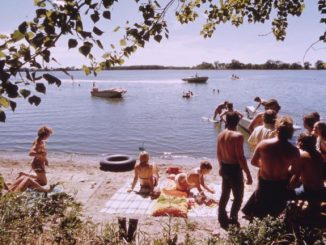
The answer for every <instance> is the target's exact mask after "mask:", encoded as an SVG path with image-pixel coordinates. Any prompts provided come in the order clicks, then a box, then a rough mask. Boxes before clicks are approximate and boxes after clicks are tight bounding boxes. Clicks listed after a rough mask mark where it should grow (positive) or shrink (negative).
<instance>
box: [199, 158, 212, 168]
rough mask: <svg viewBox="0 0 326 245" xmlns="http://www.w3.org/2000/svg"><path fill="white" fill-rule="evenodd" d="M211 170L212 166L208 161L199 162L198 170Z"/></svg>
mask: <svg viewBox="0 0 326 245" xmlns="http://www.w3.org/2000/svg"><path fill="white" fill-rule="evenodd" d="M212 168H213V167H212V164H211V163H210V162H209V161H207V160H204V161H201V162H200V169H207V170H211V169H212Z"/></svg>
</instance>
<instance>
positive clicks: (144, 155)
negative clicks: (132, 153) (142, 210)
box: [128, 151, 159, 195]
mask: <svg viewBox="0 0 326 245" xmlns="http://www.w3.org/2000/svg"><path fill="white" fill-rule="evenodd" d="M134 173H135V175H134V180H133V182H132V184H131V187H130V189H129V190H128V192H132V191H133V189H134V188H135V186H136V183H137V181H138V178H139V179H140V191H139V193H140V194H145V195H153V194H155V193H156V192H157V191H158V190H156V189H155V187H156V186H157V184H158V178H159V174H158V169H157V167H156V165H155V164H154V163H149V154H148V152H146V151H142V152H140V153H139V162H137V163H136V165H135V167H134Z"/></svg>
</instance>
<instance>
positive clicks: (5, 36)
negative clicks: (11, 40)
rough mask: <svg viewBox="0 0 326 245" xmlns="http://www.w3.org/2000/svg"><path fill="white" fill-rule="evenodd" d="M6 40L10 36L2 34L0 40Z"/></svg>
mask: <svg viewBox="0 0 326 245" xmlns="http://www.w3.org/2000/svg"><path fill="white" fill-rule="evenodd" d="M6 38H8V36H7V35H4V34H0V39H6Z"/></svg>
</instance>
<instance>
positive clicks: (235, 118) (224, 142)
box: [217, 112, 252, 229]
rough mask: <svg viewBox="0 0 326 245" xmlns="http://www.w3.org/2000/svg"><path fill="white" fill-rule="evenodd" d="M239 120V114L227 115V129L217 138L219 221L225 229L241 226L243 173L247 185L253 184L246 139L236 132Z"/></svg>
mask: <svg viewBox="0 0 326 245" xmlns="http://www.w3.org/2000/svg"><path fill="white" fill-rule="evenodd" d="M239 120H240V117H239V114H238V113H236V112H228V113H226V125H225V126H226V129H224V130H223V131H222V132H221V133H220V134H219V135H218V138H217V161H218V164H219V174H220V176H222V193H221V197H220V203H219V208H218V221H219V223H220V225H221V227H222V228H224V229H227V228H228V226H229V224H235V225H239V222H238V212H239V210H240V207H241V204H242V199H243V191H244V180H243V173H242V171H244V172H245V174H246V177H247V184H248V185H251V184H252V177H251V174H250V171H249V169H248V165H247V161H246V158H245V156H244V151H243V142H244V138H243V135H242V134H241V133H240V132H237V131H236V128H237V125H238V122H239ZM231 191H232V194H233V197H234V200H233V203H232V207H231V212H230V218H229V217H228V216H227V213H226V210H225V208H226V205H227V203H228V201H229V198H230V193H231Z"/></svg>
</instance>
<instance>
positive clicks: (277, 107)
mask: <svg viewBox="0 0 326 245" xmlns="http://www.w3.org/2000/svg"><path fill="white" fill-rule="evenodd" d="M262 105H263V106H264V107H265V108H266V107H267V109H269V108H271V107H274V109H275V110H276V112H278V111H279V110H281V106H280V105H279V103H278V101H277V100H276V99H270V100H267V101H264V102H263V103H262Z"/></svg>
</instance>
